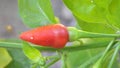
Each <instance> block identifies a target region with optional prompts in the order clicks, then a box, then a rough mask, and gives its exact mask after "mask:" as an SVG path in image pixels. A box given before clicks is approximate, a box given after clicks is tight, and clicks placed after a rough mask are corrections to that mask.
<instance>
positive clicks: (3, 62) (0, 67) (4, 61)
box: [0, 47, 12, 68]
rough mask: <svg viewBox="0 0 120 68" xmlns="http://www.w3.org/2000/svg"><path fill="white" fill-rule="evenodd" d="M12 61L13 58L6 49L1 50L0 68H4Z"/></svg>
mask: <svg viewBox="0 0 120 68" xmlns="http://www.w3.org/2000/svg"><path fill="white" fill-rule="evenodd" d="M11 61H12V58H11V56H10V55H9V53H8V52H7V50H6V49H5V48H2V47H1V48H0V68H4V67H5V66H7V65H8V64H9V63H10V62H11Z"/></svg>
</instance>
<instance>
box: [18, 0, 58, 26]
mask: <svg viewBox="0 0 120 68" xmlns="http://www.w3.org/2000/svg"><path fill="white" fill-rule="evenodd" d="M18 7H19V12H20V16H21V18H22V20H23V22H24V23H25V24H26V25H27V26H29V27H37V26H43V25H48V24H55V23H56V21H55V17H54V14H53V10H52V6H51V3H50V0H18Z"/></svg>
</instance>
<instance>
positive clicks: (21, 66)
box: [5, 48, 30, 68]
mask: <svg viewBox="0 0 120 68" xmlns="http://www.w3.org/2000/svg"><path fill="white" fill-rule="evenodd" d="M7 50H8V52H9V54H10V56H11V57H12V62H11V63H9V64H8V65H7V66H6V67H5V68H30V63H29V60H28V59H27V57H26V56H25V55H24V53H23V51H22V50H21V49H19V48H7Z"/></svg>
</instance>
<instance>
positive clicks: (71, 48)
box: [0, 41, 109, 52]
mask: <svg viewBox="0 0 120 68" xmlns="http://www.w3.org/2000/svg"><path fill="white" fill-rule="evenodd" d="M108 43H109V41H99V42H94V43H91V44H83V45H78V46H66V47H64V48H62V49H55V48H50V47H42V46H35V45H32V46H33V47H35V48H37V49H38V50H41V51H56V50H61V51H69V52H73V51H79V50H86V49H93V48H100V47H101V48H102V47H106V46H107V45H108ZM0 47H6V48H22V44H21V43H12V42H0Z"/></svg>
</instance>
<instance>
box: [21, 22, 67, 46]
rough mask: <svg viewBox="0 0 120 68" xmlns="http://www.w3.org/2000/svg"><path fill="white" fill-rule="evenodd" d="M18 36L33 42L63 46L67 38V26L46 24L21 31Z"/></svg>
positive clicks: (42, 44)
mask: <svg viewBox="0 0 120 68" xmlns="http://www.w3.org/2000/svg"><path fill="white" fill-rule="evenodd" d="M20 38H21V39H23V40H25V41H28V42H31V43H33V44H37V45H41V46H48V47H53V48H63V47H64V46H65V44H66V43H67V42H68V40H69V36H68V31H67V28H66V27H65V26H64V25H62V24H55V25H48V26H42V27H38V28H35V29H33V30H30V31H26V32H23V33H22V34H21V35H20Z"/></svg>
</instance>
